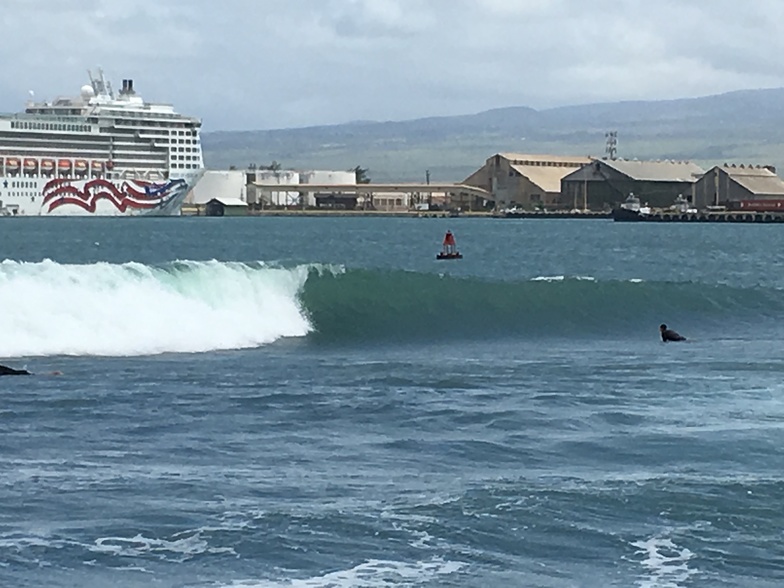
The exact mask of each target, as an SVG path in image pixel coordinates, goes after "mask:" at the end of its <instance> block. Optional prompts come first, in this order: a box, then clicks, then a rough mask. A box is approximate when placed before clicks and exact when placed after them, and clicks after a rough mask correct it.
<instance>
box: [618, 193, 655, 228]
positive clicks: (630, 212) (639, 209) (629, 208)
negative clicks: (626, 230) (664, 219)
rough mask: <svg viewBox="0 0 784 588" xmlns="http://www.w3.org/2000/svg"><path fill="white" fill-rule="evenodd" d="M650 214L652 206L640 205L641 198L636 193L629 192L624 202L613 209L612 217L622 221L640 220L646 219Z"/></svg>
mask: <svg viewBox="0 0 784 588" xmlns="http://www.w3.org/2000/svg"><path fill="white" fill-rule="evenodd" d="M650 214H651V209H650V207H648V206H640V199H639V198H638V197H637V196H635V195H634V194H629V197H628V198H627V199H626V200H625V201H624V202H623V204H621V206H620V207H619V208H616V209H615V210H613V211H612V218H613V220H614V221H621V222H628V221H639V220H644V218H645V217H646V216H648V215H650Z"/></svg>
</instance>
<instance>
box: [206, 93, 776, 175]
mask: <svg viewBox="0 0 784 588" xmlns="http://www.w3.org/2000/svg"><path fill="white" fill-rule="evenodd" d="M782 104H784V88H783V89H770V90H743V91H738V92H731V93H727V94H721V95H716V96H707V97H703V98H692V99H679V100H664V101H648V102H646V101H633V102H616V103H604V104H588V105H581V106H567V107H560V108H553V109H548V110H539V111H537V110H534V109H531V108H527V107H509V108H498V109H494V110H489V111H486V112H481V113H479V114H473V115H464V116H450V117H432V118H423V119H417V120H408V121H397V122H371V121H361V122H353V123H346V124H341V125H332V126H318V127H307V128H298V129H279V130H267V131H242V132H212V133H205V134H204V135H203V145H204V153H205V160H206V164H207V167H208V168H212V169H226V168H228V167H229V166H231V165H235V166H237V167H239V168H244V167H245V166H247V165H248V164H249V163H255V164H268V163H270V162H271V161H273V160H274V161H277V162H280V163H281V164H282V165H283V166H284V167H287V168H295V169H303V168H309V169H349V168H353V167H355V166H357V165H361V166H362V167H367V168H369V170H370V174H369V175H370V176H371V178H372V179H373V180H374V181H394V180H398V181H412V180H421V179H424V177H425V171H426V170H430V174H431V178H432V179H433V180H434V181H459V180H462V179H464V178H465V177H466V176H468V175H469V174H470V173H472V172H473V171H474V170H476V169H477V168H478V167H480V166H481V165H482V164H483V162H484V160H485V159H486V158H487V157H489V156H490V155H492V154H494V153H497V152H499V151H516V152H529V153H536V152H542V153H554V154H574V155H596V156H601V155H603V154H604V133H605V132H606V131H609V130H616V131H618V155H619V156H620V157H625V158H634V157H636V158H639V159H690V160H693V161H696V162H698V163H700V164H702V165H704V166H706V165H711V164H714V163H722V162H725V161H727V162H738V163H750V162H751V163H765V164H768V163H770V164H773V165H776V166H777V168H780V169H782V170H784V138H783V137H782V133H781V129H782V128H784V108H782Z"/></svg>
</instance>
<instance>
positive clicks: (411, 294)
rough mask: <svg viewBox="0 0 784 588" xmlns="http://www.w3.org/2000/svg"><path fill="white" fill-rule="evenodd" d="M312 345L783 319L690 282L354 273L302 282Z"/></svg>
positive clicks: (757, 298)
mask: <svg viewBox="0 0 784 588" xmlns="http://www.w3.org/2000/svg"><path fill="white" fill-rule="evenodd" d="M302 300H303V302H304V304H305V306H306V308H307V309H308V312H309V316H310V317H311V319H312V321H313V325H314V329H315V332H314V333H313V337H314V338H321V339H327V340H340V339H354V338H360V339H387V340H412V339H422V338H424V339H441V338H446V337H455V336H467V337H472V338H482V337H503V336H532V337H542V336H566V337H573V336H589V337H590V336H600V337H601V336H604V337H607V336H610V337H615V336H618V335H627V334H628V335H633V334H639V333H640V331H641V329H642V330H644V331H645V332H646V335H648V334H649V333H650V332H652V333H653V334H654V335H653V336H654V337H657V334H658V325H659V323H661V322H672V323H673V324H678V325H681V324H692V325H694V324H699V325H700V326H701V327H706V326H707V325H715V326H719V327H723V326H726V325H727V321H731V322H732V323H735V322H736V321H743V320H755V319H758V318H759V317H760V316H761V315H781V314H782V313H783V311H784V296H782V293H781V292H780V291H778V290H775V289H764V288H750V289H743V288H734V287H730V286H721V285H713V286H711V285H705V284H698V283H673V282H644V281H641V280H629V281H599V280H595V279H593V278H590V277H579V278H565V277H561V276H558V277H539V278H534V279H532V280H527V281H522V282H488V281H483V280H478V279H471V278H466V279H463V278H454V277H448V276H439V275H437V274H420V273H412V272H404V271H388V272H384V271H378V270H373V271H370V270H368V271H365V270H352V271H347V272H345V273H343V274H338V273H322V274H321V275H319V276H316V277H313V278H311V279H309V280H308V282H307V284H306V286H305V290H304V292H303V295H302Z"/></svg>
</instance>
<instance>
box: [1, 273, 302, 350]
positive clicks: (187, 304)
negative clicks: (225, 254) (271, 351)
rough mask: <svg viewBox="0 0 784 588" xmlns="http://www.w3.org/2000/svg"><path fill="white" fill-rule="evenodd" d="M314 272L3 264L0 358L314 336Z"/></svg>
mask: <svg viewBox="0 0 784 588" xmlns="http://www.w3.org/2000/svg"><path fill="white" fill-rule="evenodd" d="M311 270H312V268H311V267H309V266H299V267H296V268H293V269H281V268H271V267H266V266H264V265H262V264H255V265H254V264H242V263H222V262H217V261H213V262H173V263H170V264H164V265H161V266H148V265H143V264H138V263H126V264H121V265H119V264H109V263H96V264H91V265H62V264H58V263H55V262H52V261H44V262H41V263H19V262H15V261H4V262H2V263H0V308H2V309H3V312H2V313H0V356H2V357H18V356H33V355H108V356H130V355H147V354H156V353H163V352H200V351H210V350H218V349H239V348H247V347H257V346H260V345H264V344H265V343H270V342H272V341H275V340H277V339H279V338H281V337H301V336H304V335H307V333H308V332H310V330H311V325H310V322H309V320H308V318H307V316H306V314H305V313H304V311H303V309H302V307H301V306H300V303H299V301H298V293H299V292H300V291H301V290H302V287H303V285H304V284H305V281H306V280H307V278H308V274H309V272H310V271H311Z"/></svg>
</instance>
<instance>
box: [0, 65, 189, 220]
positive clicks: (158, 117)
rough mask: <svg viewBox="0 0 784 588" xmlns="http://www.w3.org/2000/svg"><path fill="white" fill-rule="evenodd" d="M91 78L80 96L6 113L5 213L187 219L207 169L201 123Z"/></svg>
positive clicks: (0, 152)
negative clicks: (192, 194)
mask: <svg viewBox="0 0 784 588" xmlns="http://www.w3.org/2000/svg"><path fill="white" fill-rule="evenodd" d="M88 75H89V78H90V83H89V84H87V85H84V86H82V88H81V91H80V93H79V96H76V97H66V98H57V99H55V100H53V101H49V102H35V101H31V102H29V103H28V105H27V108H26V109H25V112H24V113H19V114H10V115H0V216H15V215H18V216H55V215H57V216H74V215H82V216H84V215H87V216H140V215H150V216H171V215H178V214H180V209H181V207H182V203H183V201H184V200H185V197H186V195H187V194H188V192H189V191H190V189H191V188H193V186H194V185H195V183H196V182H197V181H198V180H199V178H200V177H201V176H202V174H203V173H204V160H203V158H202V152H201V141H200V138H199V131H200V128H201V121H200V120H199V119H197V118H192V117H188V116H183V115H181V114H178V113H177V112H175V110H174V107H173V106H172V105H170V104H155V103H149V102H145V101H144V100H143V99H142V98H141V96H139V95H138V94H137V93H136V90H135V89H134V87H133V80H131V79H126V80H123V81H122V88H121V89H120V90H119V92H117V93H116V94H115V92H114V90H113V89H112V86H111V83H110V82H108V81H107V80H106V79H105V78H104V74H103V72H102V71H100V70H99V71H98V72H97V74H96V75H93V74H92V73H91V72H88Z"/></svg>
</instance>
